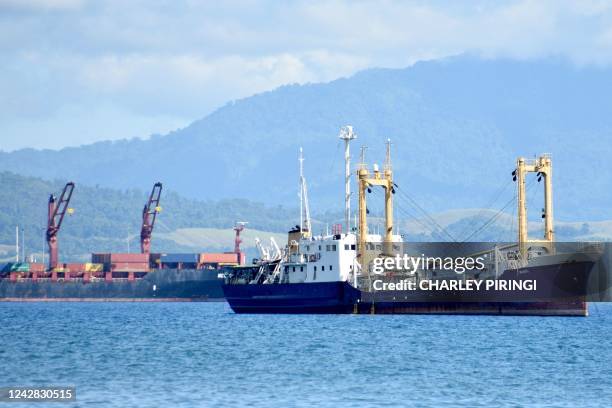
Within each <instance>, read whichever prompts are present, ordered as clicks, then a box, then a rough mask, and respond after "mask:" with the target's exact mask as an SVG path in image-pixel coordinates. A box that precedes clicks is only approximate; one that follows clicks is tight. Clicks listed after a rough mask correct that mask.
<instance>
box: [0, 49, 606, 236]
mask: <svg viewBox="0 0 612 408" xmlns="http://www.w3.org/2000/svg"><path fill="white" fill-rule="evenodd" d="M610 95H612V69H611V68H597V67H575V66H573V65H571V64H570V63H568V62H566V61H561V60H554V59H549V60H528V61H514V60H483V59H477V58H471V57H457V58H450V59H445V60H440V61H430V62H420V63H417V64H415V65H414V66H412V67H409V68H406V69H372V70H367V71H364V72H360V73H358V74H356V75H354V76H352V77H350V78H346V79H338V80H336V81H332V82H330V83H321V84H306V85H288V86H283V87H280V88H278V89H275V90H273V91H270V92H266V93H262V94H258V95H255V96H252V97H249V98H245V99H242V100H239V101H233V102H230V103H228V104H227V105H225V106H223V107H221V108H219V109H218V110H217V111H215V112H214V113H212V114H210V115H209V116H207V117H205V118H203V119H201V120H198V121H196V122H194V123H193V124H191V125H190V126H188V127H186V128H184V129H180V130H177V131H175V132H172V133H170V134H168V135H165V136H153V137H151V138H149V139H145V140H140V139H132V140H125V141H119V142H101V143H95V144H92V145H87V146H82V147H72V148H66V149H62V150H60V151H50V150H42V151H39V150H35V149H25V150H20V151H15V152H10V153H8V152H4V153H0V169H4V170H10V171H13V172H16V173H19V174H26V175H34V176H39V177H43V178H46V179H62V180H65V179H74V180H76V181H77V182H84V183H86V184H89V185H100V186H106V187H112V188H115V189H124V190H125V189H133V188H145V187H146V186H143V183H146V182H145V181H143V180H147V181H151V182H152V181H154V180H157V179H160V180H163V181H164V182H165V184H166V186H168V187H169V188H170V189H172V190H173V191H176V192H178V193H180V194H181V195H183V196H186V197H191V198H196V199H199V200H205V201H206V200H215V201H216V200H220V199H229V198H232V199H234V198H236V197H240V198H245V199H248V200H254V201H259V202H264V203H267V204H270V205H273V206H274V205H279V204H282V205H283V206H285V207H293V206H296V205H297V202H296V184H297V153H298V148H299V147H300V146H303V147H304V153H305V156H306V162H305V166H306V175H307V177H308V181H309V185H310V189H311V190H310V197H311V203H312V206H313V208H315V209H318V210H319V211H325V210H332V211H334V210H337V209H340V208H341V205H342V172H343V165H342V163H341V161H342V152H341V149H339V146H338V142H339V141H338V138H337V135H338V130H339V128H340V126H342V125H345V124H352V125H353V126H354V127H355V129H356V131H357V133H358V139H357V140H356V141H355V142H354V145H353V153H354V157H355V158H356V157H357V153H358V147H359V145H361V144H365V145H368V147H369V149H368V151H367V154H366V158H367V160H368V161H369V162H370V163H372V162H378V163H379V164H380V163H381V162H382V161H383V159H384V142H385V140H386V139H387V138H390V139H391V140H392V142H393V154H392V156H393V164H394V170H395V179H396V181H397V183H398V184H399V185H400V186H401V187H403V188H404V189H405V191H407V192H409V193H410V194H411V195H412V196H413V197H414V198H415V199H416V200H417V201H418V202H419V203H422V205H423V206H424V207H425V208H426V209H427V210H428V211H430V212H438V211H445V210H451V209H457V208H474V207H482V206H485V205H486V203H487V200H488V199H489V197H490V196H491V195H492V194H494V192H495V191H497V190H498V188H499V187H500V186H503V185H506V184H508V183H511V176H510V172H511V171H512V170H513V168H514V164H515V160H516V157H517V156H518V155H524V156H527V157H533V155H534V154H539V153H543V152H547V153H552V155H553V166H554V189H555V212H556V215H557V216H558V218H559V219H565V220H578V219H591V220H597V219H599V220H604V219H607V218H610V204H609V203H610V202H612V189H610V188H609V186H610V185H611V184H612V180H611V174H612V162H611V160H610V159H609V158H610V156H612V142H611V138H612V103H610V102H611V97H610ZM143 136H146V135H143ZM0 148H1V146H0ZM101 191H105V190H101ZM508 191H511V190H508ZM92 194H93V193H92ZM130 194H132V193H130ZM134 194H135V193H134ZM93 195H94V196H95V194H93ZM138 197H139V200H137V201H142V197H141V196H140V195H139V196H138ZM137 207H138V206H136V207H135V208H136V209H135V210H134V211H136V215H137V212H138V211H137ZM536 207H537V206H536ZM207 208H208V207H207ZM212 208H220V207H210V208H209V209H208V210H206V211H209V212H203V213H202V216H204V215H211V214H213V211H214V210H213V209H212ZM110 211H112V210H110ZM177 216H178V215H177ZM183 217H185V220H187V218H189V219H190V221H189V222H195V221H194V220H193V218H191V216H190V215H183ZM134 219H137V217H135V218H134ZM211 220H212V218H211ZM100 228H101V227H100Z"/></svg>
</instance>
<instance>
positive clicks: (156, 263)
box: [149, 254, 162, 267]
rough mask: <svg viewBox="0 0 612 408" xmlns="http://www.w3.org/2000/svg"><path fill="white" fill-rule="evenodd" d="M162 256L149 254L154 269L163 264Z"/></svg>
mask: <svg viewBox="0 0 612 408" xmlns="http://www.w3.org/2000/svg"><path fill="white" fill-rule="evenodd" d="M161 255H162V254H149V263H150V264H151V266H152V267H158V266H159V265H160V264H161Z"/></svg>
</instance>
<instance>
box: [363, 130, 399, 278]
mask: <svg viewBox="0 0 612 408" xmlns="http://www.w3.org/2000/svg"><path fill="white" fill-rule="evenodd" d="M357 176H358V180H359V242H358V251H359V254H358V257H359V263H360V264H361V267H362V271H364V272H363V273H364V275H365V276H366V277H367V276H368V275H369V272H368V269H367V265H368V262H369V259H367V257H366V241H367V236H368V220H367V213H368V210H367V202H366V191H370V190H371V187H372V186H381V187H382V188H383V189H384V190H385V234H384V237H383V253H384V254H385V255H391V254H392V252H393V196H392V194H394V193H395V189H394V188H393V186H394V185H393V171H392V168H391V141H390V140H387V155H386V157H385V165H384V167H383V171H382V172H381V171H380V170H379V169H378V166H377V165H374V166H373V172H372V173H370V171H369V170H368V167H367V165H366V163H365V147H362V150H361V163H360V164H359V170H357Z"/></svg>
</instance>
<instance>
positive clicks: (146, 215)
mask: <svg viewBox="0 0 612 408" xmlns="http://www.w3.org/2000/svg"><path fill="white" fill-rule="evenodd" d="M161 191H162V183H159V182H157V183H155V185H153V190H151V195H150V196H149V201H147V204H146V205H145V206H144V209H143V210H142V228H141V229H140V252H142V253H143V254H149V253H150V252H151V235H152V234H153V226H154V225H155V218H156V217H157V213H158V212H160V211H161V207H160V206H159V199H160V197H161Z"/></svg>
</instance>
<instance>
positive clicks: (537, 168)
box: [512, 154, 555, 258]
mask: <svg viewBox="0 0 612 408" xmlns="http://www.w3.org/2000/svg"><path fill="white" fill-rule="evenodd" d="M527 173H537V177H538V181H541V180H542V178H544V208H543V211H542V218H544V239H543V240H537V239H529V234H528V230H527V228H528V225H527V192H526V188H525V178H526V176H527ZM512 176H513V178H514V180H515V181H517V183H518V194H517V197H518V242H519V250H520V252H521V256H523V257H524V258H525V257H526V255H527V244H528V243H541V244H545V245H546V247H547V248H548V250H549V251H551V252H552V251H553V246H552V243H553V242H554V240H555V234H554V230H553V208H552V160H551V156H550V155H549V154H543V155H541V156H540V157H538V158H537V159H535V160H526V159H525V158H523V157H519V158H518V160H517V161H516V169H515V170H514V171H513V172H512Z"/></svg>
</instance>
